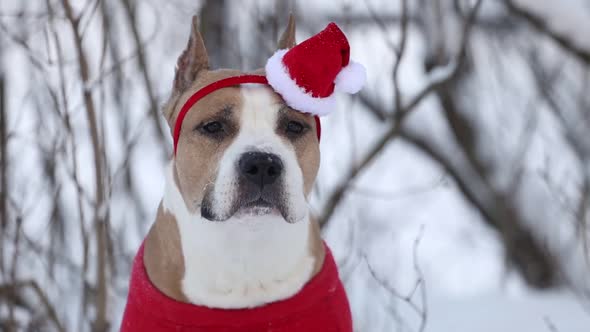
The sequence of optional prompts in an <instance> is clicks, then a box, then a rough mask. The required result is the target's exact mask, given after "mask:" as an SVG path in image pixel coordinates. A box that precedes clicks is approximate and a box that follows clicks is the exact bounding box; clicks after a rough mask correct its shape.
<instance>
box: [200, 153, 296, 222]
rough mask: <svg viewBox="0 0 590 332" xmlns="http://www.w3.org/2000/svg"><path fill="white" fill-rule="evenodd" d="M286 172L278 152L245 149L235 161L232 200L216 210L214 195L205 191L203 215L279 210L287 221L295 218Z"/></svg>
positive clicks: (216, 218)
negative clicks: (287, 193) (288, 195)
mask: <svg viewBox="0 0 590 332" xmlns="http://www.w3.org/2000/svg"><path fill="white" fill-rule="evenodd" d="M284 173H285V168H284V165H283V161H282V160H281V158H280V157H279V156H278V155H276V154H272V153H266V152H259V151H248V152H245V153H243V154H242V155H241V156H240V157H239V158H238V161H237V163H236V177H237V178H236V182H235V183H236V184H235V185H236V187H235V190H236V192H235V197H234V199H233V202H232V203H231V204H229V205H228V206H227V207H226V209H222V211H219V213H214V212H213V210H214V209H212V201H211V200H210V197H211V195H206V197H205V199H204V200H203V204H202V205H201V215H202V216H203V217H204V218H206V219H208V220H211V221H225V220H227V219H229V218H231V217H232V216H233V215H235V214H236V213H238V214H247V215H264V214H270V213H278V214H280V215H282V216H283V218H284V219H285V220H286V221H287V222H290V223H292V222H296V221H297V220H295V216H293V215H292V213H291V212H290V211H289V207H288V202H287V199H286V194H285V186H284ZM209 194H211V193H209Z"/></svg>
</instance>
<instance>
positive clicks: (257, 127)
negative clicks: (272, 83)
mask: <svg viewBox="0 0 590 332" xmlns="http://www.w3.org/2000/svg"><path fill="white" fill-rule="evenodd" d="M240 95H241V97H242V104H241V105H242V109H241V112H240V123H241V126H242V130H252V131H256V132H258V133H261V132H260V131H264V132H273V133H274V129H275V127H276V122H277V120H278V114H279V110H280V109H281V108H282V107H283V106H284V102H283V100H282V99H281V98H280V97H279V96H278V95H277V94H276V93H274V92H273V91H272V90H271V89H270V88H268V87H266V86H260V85H254V84H253V85H249V84H248V85H244V86H242V87H241V89H240Z"/></svg>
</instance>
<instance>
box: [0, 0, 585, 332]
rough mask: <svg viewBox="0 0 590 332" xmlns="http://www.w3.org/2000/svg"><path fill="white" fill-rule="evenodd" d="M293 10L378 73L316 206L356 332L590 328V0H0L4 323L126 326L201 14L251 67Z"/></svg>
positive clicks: (329, 153)
mask: <svg viewBox="0 0 590 332" xmlns="http://www.w3.org/2000/svg"><path fill="white" fill-rule="evenodd" d="M289 12H293V13H295V16H296V18H297V26H298V28H297V37H298V40H303V39H305V38H307V37H308V36H310V35H312V34H314V33H316V32H318V31H320V30H321V29H322V28H323V27H324V26H325V25H326V24H327V23H328V22H329V21H335V22H337V23H339V24H340V25H341V27H342V28H343V30H344V31H345V32H346V33H347V35H348V37H349V40H350V43H351V47H352V56H353V58H355V59H356V60H357V61H359V62H362V63H364V64H365V65H366V66H367V70H368V84H367V86H366V87H365V89H364V90H363V92H362V93H361V94H360V95H358V96H355V97H341V99H340V100H339V110H338V112H336V113H335V114H332V115H330V116H329V117H326V118H324V119H322V123H323V130H324V131H323V137H322V142H321V151H322V166H321V170H320V174H319V177H318V180H317V183H316V187H315V190H314V193H313V195H312V197H311V200H310V204H311V205H312V207H313V210H314V211H315V214H316V215H317V218H318V220H319V221H320V222H321V223H322V226H323V233H324V236H325V238H326V239H327V242H328V243H329V244H330V245H331V246H332V248H333V251H334V253H335V255H336V258H337V261H338V264H339V266H340V270H341V275H342V278H343V280H344V282H345V284H346V287H347V289H348V294H349V297H350V299H351V303H352V308H353V312H354V320H355V330H356V331H370V332H372V331H427V332H437V331H439V332H479V331H490V332H492V331H494V332H495V331H519V332H520V331H532V332H543V331H547V332H555V331H560V332H573V331H578V332H587V331H590V251H589V243H588V238H589V236H590V229H589V226H590V1H588V0H560V1H551V0H543V1H541V0H483V1H463V0H438V1H437V0H412V1H410V0H397V1H385V0H364V1H360V0H354V1H353V0H341V1H317V0H316V1H312V0H301V1H294V0H284V1H229V0H225V1H223V0H201V1H198V0H170V1H157V0H142V1H139V0H76V1H74V0H46V1H43V0H34V1H19V0H1V1H0V96H1V98H0V160H1V169H0V330H1V331H105V330H111V331H116V330H117V329H118V325H119V321H120V317H121V312H122V308H123V305H124V302H125V297H126V293H127V282H128V276H129V270H130V262H131V259H132V257H133V255H134V254H135V251H136V249H137V247H138V245H139V243H140V241H141V240H142V239H143V237H144V235H145V234H146V232H147V230H148V228H149V226H150V224H151V223H152V221H153V219H154V215H155V212H156V207H157V206H158V203H159V200H160V198H161V196H162V192H163V181H164V176H163V174H164V170H163V168H164V166H165V165H166V163H167V162H168V160H169V159H170V155H171V139H170V134H169V129H168V127H167V126H166V124H165V121H164V119H163V118H162V117H161V116H160V114H159V110H160V105H161V103H162V102H163V101H164V100H165V99H166V98H167V96H168V95H167V94H168V93H169V91H170V88H171V86H172V78H173V73H174V67H175V64H176V59H177V57H178V55H179V54H180V52H181V50H182V49H183V48H184V46H185V44H186V41H187V38H188V33H189V22H190V17H191V15H193V14H195V13H198V14H199V15H200V17H201V28H202V32H203V35H204V38H205V41H206V46H207V48H208V51H209V54H210V59H211V62H212V65H213V67H234V68H242V69H247V70H249V69H255V68H259V67H261V66H262V65H263V64H264V62H265V59H266V58H267V57H268V56H269V55H270V54H272V52H273V50H274V47H275V41H276V40H277V39H278V34H279V32H280V31H281V29H283V28H284V26H285V24H286V20H287V16H288V13H289Z"/></svg>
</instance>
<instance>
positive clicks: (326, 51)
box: [265, 23, 366, 116]
mask: <svg viewBox="0 0 590 332" xmlns="http://www.w3.org/2000/svg"><path fill="white" fill-rule="evenodd" d="M265 69H266V78H267V80H268V83H269V84H270V85H271V86H272V88H273V89H274V90H275V91H276V92H277V93H279V94H280V95H281V96H282V97H283V99H284V100H285V102H286V103H287V104H288V105H289V106H290V107H292V108H293V109H296V110H298V111H301V112H304V113H310V114H314V115H318V116H322V115H326V114H328V113H330V112H331V111H332V110H334V108H335V99H334V90H337V91H342V92H346V93H351V94H352V93H357V92H358V91H359V90H360V89H361V88H362V87H363V85H364V84H365V80H366V72H365V68H364V67H363V66H362V65H360V64H358V63H356V62H354V61H351V60H350V45H348V40H347V39H346V36H345V35H344V33H342V31H341V30H340V28H338V26H337V25H336V24H335V23H330V24H328V26H327V27H326V28H325V29H324V30H323V31H321V32H320V33H318V34H317V35H315V36H313V37H311V38H309V39H307V40H305V41H304V42H302V43H301V44H299V45H296V46H295V47H293V48H291V49H289V50H285V49H283V50H278V51H277V52H276V53H275V54H274V55H273V56H272V57H271V58H270V59H269V60H268V62H267V63H266V68H265Z"/></svg>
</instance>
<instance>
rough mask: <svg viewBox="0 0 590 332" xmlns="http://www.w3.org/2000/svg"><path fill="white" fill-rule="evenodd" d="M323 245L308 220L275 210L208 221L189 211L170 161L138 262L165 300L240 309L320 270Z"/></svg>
mask: <svg viewBox="0 0 590 332" xmlns="http://www.w3.org/2000/svg"><path fill="white" fill-rule="evenodd" d="M323 249H324V248H323V245H322V243H321V239H320V236H319V230H318V227H317V225H316V224H315V222H313V221H311V220H309V218H305V219H304V220H301V221H299V222H297V223H295V224H290V223H287V222H285V221H284V220H283V219H282V217H280V216H278V215H268V216H244V217H241V218H239V219H237V218H231V219H229V220H227V221H224V222H211V221H208V220H205V219H203V218H202V217H201V216H200V215H197V214H193V213H191V212H189V211H188V209H187V208H186V205H185V203H184V201H183V198H182V196H181V194H180V192H179V190H178V186H177V184H176V180H175V176H174V164H171V165H170V167H169V168H168V170H167V176H166V191H165V195H164V199H163V201H162V204H161V206H160V209H159V211H158V217H157V219H156V222H155V223H154V225H153V227H152V229H151V230H150V233H149V234H148V236H147V238H146V243H145V255H144V263H145V266H146V269H147V272H148V275H149V277H150V279H151V281H152V282H153V283H154V284H155V286H156V287H157V288H159V289H160V290H161V291H162V292H164V293H165V294H166V295H168V296H170V297H172V298H175V299H177V300H180V301H185V302H191V303H193V304H199V305H205V306H208V307H217V308H247V307H255V306H259V305H263V304H265V303H269V302H273V301H277V300H281V299H284V298H288V297H290V296H292V295H294V294H295V293H297V292H298V291H299V290H300V289H301V287H302V286H303V285H304V284H305V283H306V282H307V281H308V280H310V279H311V278H312V277H313V276H314V275H315V273H317V272H318V271H319V269H320V268H321V265H322V263H323V258H324V250H323Z"/></svg>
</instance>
